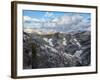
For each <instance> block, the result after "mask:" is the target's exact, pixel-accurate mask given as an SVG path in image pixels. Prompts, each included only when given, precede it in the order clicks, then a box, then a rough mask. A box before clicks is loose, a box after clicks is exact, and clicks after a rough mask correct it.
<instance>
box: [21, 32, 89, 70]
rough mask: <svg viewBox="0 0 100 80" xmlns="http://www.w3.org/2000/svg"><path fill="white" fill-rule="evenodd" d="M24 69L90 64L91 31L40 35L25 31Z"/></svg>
mask: <svg viewBox="0 0 100 80" xmlns="http://www.w3.org/2000/svg"><path fill="white" fill-rule="evenodd" d="M23 36H24V37H23V69H34V68H35V69H36V68H55V67H75V66H89V65H90V62H91V59H90V56H91V36H90V32H89V31H83V32H80V31H79V32H72V33H53V34H47V35H46V34H45V35H39V34H36V33H26V32H24V33H23Z"/></svg>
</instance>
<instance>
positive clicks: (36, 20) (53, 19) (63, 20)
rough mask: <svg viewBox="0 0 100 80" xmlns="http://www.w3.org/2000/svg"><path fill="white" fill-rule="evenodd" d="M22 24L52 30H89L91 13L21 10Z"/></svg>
mask: <svg viewBox="0 0 100 80" xmlns="http://www.w3.org/2000/svg"><path fill="white" fill-rule="evenodd" d="M23 25H24V28H36V29H45V30H54V31H77V30H82V31H83V30H90V26H91V14H90V13H75V12H48V11H32V10H23Z"/></svg>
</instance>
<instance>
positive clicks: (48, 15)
mask: <svg viewBox="0 0 100 80" xmlns="http://www.w3.org/2000/svg"><path fill="white" fill-rule="evenodd" d="M53 16H54V14H53V13H52V12H46V13H45V15H44V17H53Z"/></svg>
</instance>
